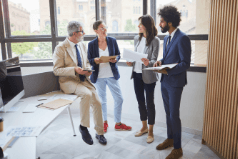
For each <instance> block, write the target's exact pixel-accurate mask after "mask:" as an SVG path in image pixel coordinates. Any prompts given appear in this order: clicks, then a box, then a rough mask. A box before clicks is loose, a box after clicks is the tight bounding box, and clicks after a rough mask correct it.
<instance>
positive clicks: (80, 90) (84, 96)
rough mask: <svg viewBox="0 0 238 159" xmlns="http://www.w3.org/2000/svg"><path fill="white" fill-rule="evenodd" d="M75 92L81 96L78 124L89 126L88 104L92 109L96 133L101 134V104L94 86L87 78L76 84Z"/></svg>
mask: <svg viewBox="0 0 238 159" xmlns="http://www.w3.org/2000/svg"><path fill="white" fill-rule="evenodd" d="M75 94H76V95H78V96H79V97H81V102H80V106H79V109H80V124H81V125H82V126H85V127H90V106H91V107H92V109H93V118H94V124H95V127H94V129H95V130H96V131H97V134H98V135H103V134H104V132H103V119H102V106H101V103H100V99H99V97H98V95H97V93H96V89H95V88H94V86H93V85H92V84H91V83H89V82H88V81H87V80H85V81H84V82H80V83H79V84H78V85H77V88H76V90H75Z"/></svg>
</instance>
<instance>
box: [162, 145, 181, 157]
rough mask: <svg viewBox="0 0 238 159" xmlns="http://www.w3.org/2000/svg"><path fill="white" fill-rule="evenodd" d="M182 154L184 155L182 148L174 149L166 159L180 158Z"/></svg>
mask: <svg viewBox="0 0 238 159" xmlns="http://www.w3.org/2000/svg"><path fill="white" fill-rule="evenodd" d="M182 156H183V150H182V148H179V149H173V150H172V151H171V153H170V154H169V155H168V156H167V157H166V158H165V159H179V158H180V157H182Z"/></svg>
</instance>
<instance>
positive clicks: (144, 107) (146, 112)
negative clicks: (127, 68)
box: [133, 72, 156, 125]
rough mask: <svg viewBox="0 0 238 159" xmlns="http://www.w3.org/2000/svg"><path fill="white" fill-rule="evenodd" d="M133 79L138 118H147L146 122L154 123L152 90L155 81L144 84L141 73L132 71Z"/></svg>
mask: <svg viewBox="0 0 238 159" xmlns="http://www.w3.org/2000/svg"><path fill="white" fill-rule="evenodd" d="M133 79H134V89H135V94H136V99H137V102H138V105H139V112H140V120H141V121H145V120H147V119H148V124H149V125H154V124H155V103H154V90H155V85H156V82H154V83H151V84H146V83H144V82H143V80H142V73H136V72H133ZM145 94H146V99H145Z"/></svg>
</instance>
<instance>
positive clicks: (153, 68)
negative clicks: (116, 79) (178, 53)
mask: <svg viewBox="0 0 238 159" xmlns="http://www.w3.org/2000/svg"><path fill="white" fill-rule="evenodd" d="M176 65H177V63H174V64H167V65H161V66H159V67H148V68H144V69H143V70H150V71H160V70H163V69H172V68H174V67H175V66H176Z"/></svg>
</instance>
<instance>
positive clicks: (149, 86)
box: [127, 15, 160, 143]
mask: <svg viewBox="0 0 238 159" xmlns="http://www.w3.org/2000/svg"><path fill="white" fill-rule="evenodd" d="M138 20H139V21H140V23H139V25H138V28H139V35H137V36H135V38H134V47H135V51H136V52H139V53H142V54H147V55H148V56H147V58H142V59H141V61H142V62H133V63H132V62H127V65H128V66H133V69H132V76H131V78H133V79H134V90H135V94H136V98H137V101H138V105H139V112H140V119H141V121H142V128H141V130H140V131H138V132H137V133H136V134H135V136H136V137H138V136H141V135H143V134H145V133H147V132H149V133H148V137H147V140H146V141H147V143H151V142H153V141H154V134H153V127H154V123H155V104H154V89H155V85H156V81H158V74H157V73H155V72H153V71H148V70H143V69H144V68H147V67H153V64H154V63H155V61H156V60H157V57H158V53H159V46H160V40H159V38H158V37H156V35H157V33H158V31H157V29H156V27H155V22H154V19H153V18H152V17H151V16H150V15H143V16H141V17H139V19H138ZM144 92H145V94H146V99H145V96H144ZM147 119H148V124H149V130H148V126H147Z"/></svg>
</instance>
